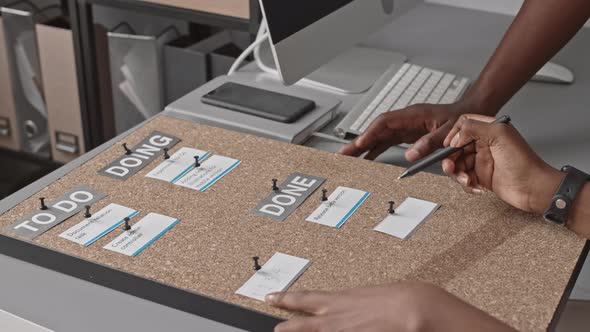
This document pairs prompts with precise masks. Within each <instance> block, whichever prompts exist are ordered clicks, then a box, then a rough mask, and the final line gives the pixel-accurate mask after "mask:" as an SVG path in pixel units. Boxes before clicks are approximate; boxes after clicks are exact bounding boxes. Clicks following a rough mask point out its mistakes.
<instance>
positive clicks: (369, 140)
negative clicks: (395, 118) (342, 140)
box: [340, 113, 390, 157]
mask: <svg viewBox="0 0 590 332" xmlns="http://www.w3.org/2000/svg"><path fill="white" fill-rule="evenodd" d="M388 115H389V114H388V113H384V114H381V115H380V116H379V117H378V118H377V119H376V120H375V121H373V123H372V124H371V125H370V126H369V128H367V130H366V131H365V132H364V133H363V134H362V135H361V136H359V137H358V138H357V139H356V140H355V141H354V142H352V143H351V144H349V145H348V146H345V147H344V148H342V149H341V150H340V151H341V153H342V154H345V155H350V156H355V157H358V156H360V155H361V154H363V153H365V152H366V151H369V150H371V149H372V148H373V147H374V146H375V145H377V144H378V143H379V141H380V135H381V134H382V133H383V132H386V131H387V130H389V129H390V128H389V127H388V122H389V120H388V119H387V118H388ZM347 152H348V153H347Z"/></svg>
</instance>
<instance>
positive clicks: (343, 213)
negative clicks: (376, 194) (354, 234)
mask: <svg viewBox="0 0 590 332" xmlns="http://www.w3.org/2000/svg"><path fill="white" fill-rule="evenodd" d="M367 197H369V193H368V192H366V191H362V190H358V189H353V188H347V187H338V188H336V190H334V192H333V193H332V194H330V197H328V200H327V201H325V202H322V204H321V205H320V206H319V207H318V208H317V209H316V210H315V211H314V212H313V213H312V214H311V215H310V216H309V217H307V219H305V220H307V221H311V222H315V223H318V224H322V225H326V226H331V227H336V228H340V227H342V225H343V224H344V222H345V221H346V220H348V218H350V216H351V215H352V214H353V213H354V212H355V211H356V210H357V209H358V208H359V206H360V205H361V204H362V203H363V202H364V201H365V200H366V199H367Z"/></svg>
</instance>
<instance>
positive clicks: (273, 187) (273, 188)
mask: <svg viewBox="0 0 590 332" xmlns="http://www.w3.org/2000/svg"><path fill="white" fill-rule="evenodd" d="M277 181H278V180H277V179H272V190H273V191H279V186H277Z"/></svg>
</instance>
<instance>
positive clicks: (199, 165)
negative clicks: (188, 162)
mask: <svg viewBox="0 0 590 332" xmlns="http://www.w3.org/2000/svg"><path fill="white" fill-rule="evenodd" d="M199 159H201V157H199V156H195V168H198V167H201V163H199Z"/></svg>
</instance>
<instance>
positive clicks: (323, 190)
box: [322, 189, 328, 202]
mask: <svg viewBox="0 0 590 332" xmlns="http://www.w3.org/2000/svg"><path fill="white" fill-rule="evenodd" d="M327 200H328V189H322V202H325V201H327Z"/></svg>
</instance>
